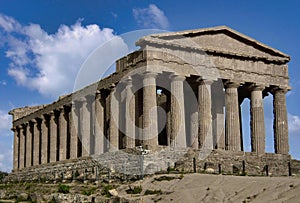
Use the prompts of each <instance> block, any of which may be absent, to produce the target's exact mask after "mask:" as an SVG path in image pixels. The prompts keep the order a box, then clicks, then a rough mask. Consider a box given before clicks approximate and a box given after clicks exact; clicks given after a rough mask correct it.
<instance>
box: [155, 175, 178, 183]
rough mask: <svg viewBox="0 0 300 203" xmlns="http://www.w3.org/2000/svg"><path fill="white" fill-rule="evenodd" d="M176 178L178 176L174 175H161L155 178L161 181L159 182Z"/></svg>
mask: <svg viewBox="0 0 300 203" xmlns="http://www.w3.org/2000/svg"><path fill="white" fill-rule="evenodd" d="M174 179H176V177H174V176H160V177H158V178H154V180H155V181H159V182H160V181H164V180H166V181H170V180H174Z"/></svg>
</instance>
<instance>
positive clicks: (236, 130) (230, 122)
mask: <svg viewBox="0 0 300 203" xmlns="http://www.w3.org/2000/svg"><path fill="white" fill-rule="evenodd" d="M239 85H240V84H239V83H233V82H227V83H225V108H226V118H225V145H226V149H227V150H231V151H240V150H241V140H240V139H241V137H240V119H239V101H238V91H237V88H238V87H239Z"/></svg>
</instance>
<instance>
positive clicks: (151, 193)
mask: <svg viewBox="0 0 300 203" xmlns="http://www.w3.org/2000/svg"><path fill="white" fill-rule="evenodd" d="M161 194H162V191H161V189H159V190H146V191H145V194H144V195H161Z"/></svg>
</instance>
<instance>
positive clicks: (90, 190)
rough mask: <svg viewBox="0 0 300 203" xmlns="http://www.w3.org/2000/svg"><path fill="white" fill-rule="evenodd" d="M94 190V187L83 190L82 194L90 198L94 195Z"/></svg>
mask: <svg viewBox="0 0 300 203" xmlns="http://www.w3.org/2000/svg"><path fill="white" fill-rule="evenodd" d="M96 189H97V188H96V187H92V188H87V189H83V191H82V194H83V195H87V196H90V195H91V194H94V192H95V190H96Z"/></svg>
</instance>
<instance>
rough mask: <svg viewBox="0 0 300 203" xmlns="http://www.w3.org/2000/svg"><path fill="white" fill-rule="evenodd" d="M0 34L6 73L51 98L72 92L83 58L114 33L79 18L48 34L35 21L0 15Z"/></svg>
mask: <svg viewBox="0 0 300 203" xmlns="http://www.w3.org/2000/svg"><path fill="white" fill-rule="evenodd" d="M1 35H2V40H4V41H5V42H4V43H5V47H6V48H7V51H6V57H7V58H9V59H10V60H11V63H10V65H9V67H8V74H9V75H10V76H11V77H13V78H14V79H15V80H16V82H17V83H18V84H19V85H21V86H24V87H27V88H30V89H33V90H37V91H38V92H39V93H41V94H43V95H46V96H51V97H57V96H59V95H61V94H65V93H69V92H71V91H72V89H73V84H74V80H75V78H76V75H77V72H78V71H79V69H80V67H81V65H82V63H83V62H84V61H85V59H86V58H87V57H88V56H89V54H90V53H91V52H92V51H93V50H94V49H95V48H97V47H98V46H99V45H101V44H104V43H105V42H107V41H108V40H110V39H112V38H113V37H114V36H115V35H114V33H113V30H112V29H109V28H103V29H101V28H100V27H99V26H98V25H96V24H92V25H87V26H83V25H82V24H81V20H78V21H77V22H76V23H75V24H74V25H71V26H68V25H61V26H60V27H59V28H58V30H57V32H55V33H53V34H49V33H47V32H46V31H45V30H43V29H42V28H41V26H40V25H38V24H29V25H21V24H20V23H19V22H17V21H16V20H15V19H13V18H12V17H9V16H5V15H3V14H0V36H1ZM3 38H4V39H3ZM2 46H3V42H2ZM106 54H107V55H111V53H106ZM102 57H103V58H102V59H101V58H99V59H98V60H99V61H100V60H103V59H105V55H104V56H102ZM99 72H101V71H99ZM92 82H95V81H92Z"/></svg>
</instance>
